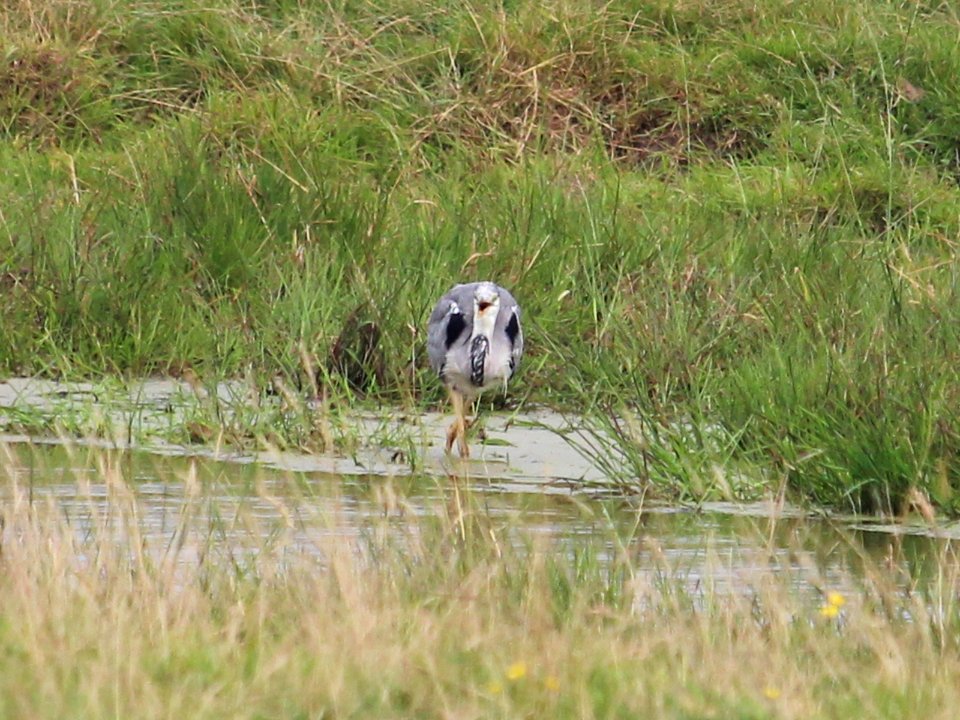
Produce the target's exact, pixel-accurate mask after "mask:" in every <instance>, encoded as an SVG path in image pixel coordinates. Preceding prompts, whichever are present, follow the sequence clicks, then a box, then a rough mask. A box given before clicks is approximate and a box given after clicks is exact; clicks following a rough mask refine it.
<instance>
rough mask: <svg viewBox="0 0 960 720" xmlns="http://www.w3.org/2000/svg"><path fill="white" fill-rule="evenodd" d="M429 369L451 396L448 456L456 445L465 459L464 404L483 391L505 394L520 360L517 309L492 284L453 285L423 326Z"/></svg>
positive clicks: (521, 349) (506, 296) (518, 307)
mask: <svg viewBox="0 0 960 720" xmlns="http://www.w3.org/2000/svg"><path fill="white" fill-rule="evenodd" d="M427 352H428V354H429V355H430V366H431V367H432V368H433V369H434V371H435V372H436V373H437V374H438V375H439V376H440V379H441V380H442V381H443V384H444V385H446V387H447V390H448V391H449V393H450V401H451V402H452V404H453V411H454V415H455V417H454V420H453V424H452V425H451V426H450V428H449V429H448V430H447V452H450V448H451V447H453V441H454V440H456V441H457V449H458V450H459V451H460V456H461V457H469V455H470V448H469V447H468V446H467V420H466V417H465V413H466V407H465V405H466V403H467V402H469V401H472V400H474V399H475V398H476V397H477V396H479V395H480V393H482V392H483V391H484V390H489V389H490V388H492V387H497V386H500V387H502V388H504V389H506V386H507V381H508V380H509V379H510V378H511V377H513V374H514V372H516V370H517V365H518V364H519V362H520V356H521V355H522V354H523V332H522V331H521V330H520V306H519V305H517V301H516V300H514V298H513V295H511V294H510V293H509V292H508V291H507V290H505V289H504V288H502V287H500V286H499V285H497V284H495V283H492V282H486V281H485V282H474V283H467V284H465V285H456V286H454V287H453V288H451V289H450V291H449V292H447V294H446V295H444V296H443V297H442V298H440V300H439V301H438V302H437V306H436V307H435V308H434V309H433V313H432V314H431V315H430V322H429V324H428V326H427Z"/></svg>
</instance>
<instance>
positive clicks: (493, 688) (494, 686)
mask: <svg viewBox="0 0 960 720" xmlns="http://www.w3.org/2000/svg"><path fill="white" fill-rule="evenodd" d="M487 692H488V693H490V694H491V695H499V694H500V693H502V692H503V685H501V684H500V682H499V681H497V680H491V681H490V682H489V683H487Z"/></svg>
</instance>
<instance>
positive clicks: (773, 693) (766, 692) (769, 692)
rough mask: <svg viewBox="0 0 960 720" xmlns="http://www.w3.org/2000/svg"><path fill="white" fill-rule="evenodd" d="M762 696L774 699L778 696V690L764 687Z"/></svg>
mask: <svg viewBox="0 0 960 720" xmlns="http://www.w3.org/2000/svg"><path fill="white" fill-rule="evenodd" d="M763 696H764V697H765V698H767V699H768V700H776V699H777V698H779V697H780V691H779V690H777V688H775V687H769V686H768V687H765V688H764V689H763Z"/></svg>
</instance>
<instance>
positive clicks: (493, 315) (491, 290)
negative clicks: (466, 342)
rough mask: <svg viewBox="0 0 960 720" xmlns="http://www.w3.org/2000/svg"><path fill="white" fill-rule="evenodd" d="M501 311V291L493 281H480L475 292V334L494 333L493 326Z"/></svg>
mask: <svg viewBox="0 0 960 720" xmlns="http://www.w3.org/2000/svg"><path fill="white" fill-rule="evenodd" d="M499 312H500V293H498V292H497V286H496V285H494V284H493V283H488V282H485V283H480V284H479V285H477V289H476V290H475V291H474V293H473V327H474V334H478V335H486V336H487V337H488V338H489V337H491V336H492V335H493V326H494V324H495V323H496V322H497V314H498V313H499Z"/></svg>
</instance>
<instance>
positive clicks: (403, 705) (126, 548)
mask: <svg viewBox="0 0 960 720" xmlns="http://www.w3.org/2000/svg"><path fill="white" fill-rule="evenodd" d="M3 452H4V457H3V462H2V464H0V467H2V472H3V478H2V481H3V493H4V496H5V500H4V504H3V510H2V515H3V523H4V524H3V554H2V558H0V562H2V565H3V572H2V573H0V641H2V647H3V648H4V651H3V653H2V661H0V662H2V668H3V672H2V673H0V687H2V689H3V692H0V707H2V711H3V713H4V714H5V715H9V716H17V717H25V716H29V717H36V718H42V717H64V716H84V717H89V718H98V717H116V716H118V715H119V716H134V715H135V716H137V717H141V718H152V717H171V716H174V715H177V714H182V713H188V714H189V715H190V716H191V717H197V718H205V717H224V716H229V717H236V718H247V717H249V718H257V717H265V716H285V717H384V716H389V717H421V718H423V717H427V718H431V717H450V716H457V717H517V716H518V715H524V716H526V715H531V716H532V715H537V716H544V715H549V716H551V717H559V718H566V717H571V718H574V717H575V718H614V717H635V716H644V717H664V718H673V717H675V718H686V717H691V716H695V717H701V716H709V717H758V718H760V717H784V718H800V717H821V718H833V717H836V718H842V717H849V716H850V715H851V714H856V713H863V714H866V715H869V716H870V717H878V718H884V717H890V718H894V717H902V716H903V714H904V713H905V712H909V713H915V714H923V715H924V716H929V717H932V718H941V717H943V718H946V717H949V716H950V713H951V712H952V708H953V707H955V702H956V701H957V699H958V698H957V692H958V690H957V684H956V682H955V678H956V675H957V673H958V672H960V656H958V648H957V637H958V634H957V623H958V616H957V608H956V604H955V597H954V593H953V590H952V588H954V587H955V583H956V581H957V578H956V577H955V572H956V566H957V565H956V558H955V557H954V554H953V550H952V549H950V546H949V545H945V546H944V549H943V551H942V553H941V554H940V555H939V556H937V557H936V558H935V560H934V563H935V567H934V568H932V572H931V574H930V577H931V578H939V580H940V581H941V582H940V583H938V582H923V583H918V584H917V585H915V586H914V587H913V588H912V592H905V591H902V590H901V589H900V588H902V587H903V586H902V582H903V578H901V577H898V576H897V574H896V571H895V570H891V567H896V566H897V564H898V561H899V559H898V558H893V563H892V566H891V565H887V564H880V565H874V564H872V562H870V561H865V568H866V569H865V573H864V575H863V576H862V578H860V579H858V578H856V577H853V576H851V577H849V578H843V579H842V581H843V582H844V583H849V585H850V587H853V586H858V587H859V588H860V589H861V590H862V591H863V594H862V595H861V594H859V592H855V593H851V594H847V595H846V596H844V597H837V596H833V595H829V591H831V589H833V588H834V587H835V586H834V585H832V584H831V583H830V582H828V581H827V580H826V578H821V579H820V580H816V579H815V584H816V585H817V586H818V588H819V592H814V591H812V589H807V590H803V589H798V587H797V585H795V584H794V581H795V578H794V577H793V576H792V575H791V574H790V571H789V570H787V571H785V572H784V573H783V574H773V573H763V574H761V575H751V576H750V579H749V580H745V581H744V584H743V585H742V586H740V587H737V588H736V589H735V591H734V592H731V593H725V592H720V591H717V590H714V589H713V588H714V584H713V578H712V577H711V575H710V571H709V569H708V570H707V571H706V574H705V575H704V576H703V577H702V578H701V583H700V585H699V586H698V587H697V588H692V587H691V586H690V585H689V584H686V583H684V582H683V581H682V580H681V579H680V578H677V577H675V576H674V575H672V573H671V568H670V565H669V562H667V561H661V562H662V564H659V565H658V561H657V560H656V558H657V553H656V551H655V549H654V548H650V547H649V546H647V545H645V541H644V540H643V538H642V537H640V536H639V535H638V536H633V535H631V534H630V533H629V532H627V533H624V532H623V531H622V530H618V529H616V528H615V527H610V528H608V529H607V530H603V529H602V526H601V528H600V530H599V535H598V537H597V538H596V539H595V541H591V540H588V539H586V538H585V537H583V536H577V537H576V538H575V542H573V543H569V542H568V543H564V542H563V541H562V540H561V539H560V538H551V537H549V536H546V535H544V534H543V533H539V534H537V535H535V536H534V535H530V534H526V533H525V532H524V530H523V529H522V526H517V525H514V524H513V521H511V520H510V519H509V518H504V517H502V516H501V517H495V516H493V515H491V514H489V513H488V511H487V510H486V509H485V503H484V501H483V499H482V498H481V497H478V496H477V495H475V494H473V493H472V492H471V491H470V488H469V486H464V485H459V486H456V487H454V486H449V487H447V486H444V490H445V493H446V495H445V496H443V497H441V498H439V499H438V500H437V501H436V503H435V504H434V505H433V506H432V507H431V506H428V507H426V508H419V510H418V511H417V512H412V511H411V512H404V511H405V509H407V510H412V509H413V507H414V505H415V503H413V502H411V500H410V499H408V498H407V497H405V495H404V491H403V488H402V487H400V486H391V484H390V483H389V482H386V481H384V482H381V483H376V484H374V485H373V486H372V487H371V490H370V494H371V495H370V499H371V500H373V501H375V502H380V503H382V505H383V513H382V514H381V515H380V516H379V517H378V518H374V519H372V520H368V521H365V522H366V523H367V524H366V525H365V526H364V527H361V528H360V530H361V533H360V535H359V536H358V537H355V538H354V539H350V536H349V535H348V534H344V533H343V531H342V530H343V528H344V527H348V526H349V525H350V524H351V523H356V522H358V520H357V519H356V517H353V518H352V519H351V518H350V517H348V516H344V517H340V516H339V515H338V514H337V510H336V509H335V508H336V503H335V502H333V503H331V502H326V503H313V502H310V492H311V490H310V487H309V485H303V484H300V483H297V482H293V481H291V482H290V483H289V484H288V485H286V486H285V485H284V484H283V483H281V484H279V485H278V484H277V483H276V482H275V481H273V480H271V479H270V478H263V477H261V478H257V477H256V474H257V473H259V472H262V471H258V470H255V469H254V470H252V474H253V477H252V478H251V484H250V489H251V490H252V491H253V494H252V495H251V497H250V502H249V503H245V502H243V501H241V502H239V503H236V502H233V501H231V500H230V497H229V494H228V495H223V494H221V490H222V488H220V487H218V486H217V485H216V483H214V484H210V481H209V480H208V479H207V475H208V474H207V473H205V472H202V473H201V472H198V471H197V469H196V468H192V469H189V470H187V471H186V473H185V474H184V476H183V477H182V478H181V479H180V480H179V481H178V480H177V479H174V478H166V479H165V480H164V482H166V483H167V485H166V487H167V492H168V493H169V494H170V496H171V497H173V498H175V499H177V500H178V501H179V503H180V504H179V507H180V510H179V511H178V513H177V514H176V515H175V516H172V517H170V518H169V526H168V527H169V528H170V532H169V533H161V534H158V533H157V532H156V522H157V520H158V518H157V515H156V510H153V511H150V509H149V508H150V502H148V501H147V500H146V498H145V496H144V495H141V493H156V488H155V487H148V486H143V487H140V486H138V484H136V483H134V482H133V478H132V473H133V466H132V465H131V464H130V463H129V462H127V461H126V459H125V458H124V456H123V455H118V454H116V453H108V452H103V451H89V450H79V451H77V453H78V455H77V457H75V458H74V460H73V467H75V468H77V471H78V474H77V477H76V478H75V480H76V482H77V490H76V496H69V495H62V494H61V495H60V496H59V497H55V496H52V495H48V494H46V493H45V491H44V484H43V481H42V479H41V478H39V477H38V479H37V480H36V481H34V482H31V483H28V482H27V480H26V478H27V477H28V473H27V470H29V468H30V467H33V466H34V464H36V465H37V472H38V473H39V474H40V475H42V470H40V469H39V468H40V467H41V466H42V463H41V462H40V461H38V460H36V459H31V454H30V452H29V451H26V450H24V449H17V450H13V449H12V448H10V447H5V448H4V449H3ZM87 463H90V465H87ZM91 466H92V467H93V468H96V469H95V470H94V471H93V472H90V470H89V468H90V467H91ZM246 474H247V475H248V476H249V475H250V474H251V473H250V472H248V473H246ZM325 494H326V491H325ZM313 499H314V500H316V499H317V498H313ZM152 502H154V503H155V502H156V498H154V499H153V501H152ZM417 502H420V501H417ZM260 505H264V506H266V505H269V507H271V508H272V509H273V511H274V512H273V513H272V514H273V517H275V518H276V520H275V521H271V520H267V519H265V518H266V516H265V514H264V513H263V512H262V511H258V510H257V507H258V506H260ZM67 507H69V508H70V509H69V511H67ZM318 507H320V508H328V509H327V510H322V509H321V510H318ZM343 512H347V513H349V512H350V510H349V508H348V507H346V506H345V507H344V508H343ZM325 513H330V515H329V516H327V515H326V514H325ZM148 518H149V519H150V521H151V524H147V523H145V520H146V519H148ZM301 523H306V525H305V526H302V525H301ZM311 528H313V529H315V530H316V531H317V532H315V533H314V534H312V535H310V534H308V531H309V530H310V529H311ZM305 533H307V534H306V535H305ZM295 534H296V535H295ZM758 534H762V533H760V532H759V529H758ZM304 536H306V537H307V538H308V540H307V542H306V544H304V541H303V537H304ZM297 538H300V539H299V540H296V539H297ZM295 540H296V542H295ZM794 552H795V555H794V559H795V560H796V559H800V560H801V561H802V559H803V558H804V557H809V555H808V553H806V551H805V550H804V548H802V547H797V548H795V551H794ZM769 560H770V561H771V562H773V557H772V556H771V558H770V559H769ZM725 562H726V561H724V560H722V559H719V558H718V559H717V560H716V563H717V565H716V569H717V570H718V571H721V572H725V573H729V572H730V568H729V567H726V566H725ZM646 563H651V565H646ZM707 567H708V568H709V564H708V566H707ZM805 572H808V573H809V572H812V574H813V576H814V578H816V572H815V568H813V569H811V568H810V567H808V568H805ZM821 593H822V594H821Z"/></svg>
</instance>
